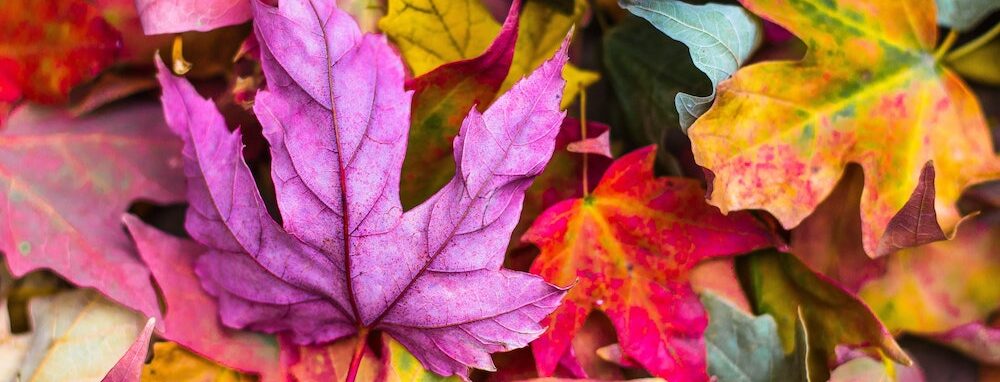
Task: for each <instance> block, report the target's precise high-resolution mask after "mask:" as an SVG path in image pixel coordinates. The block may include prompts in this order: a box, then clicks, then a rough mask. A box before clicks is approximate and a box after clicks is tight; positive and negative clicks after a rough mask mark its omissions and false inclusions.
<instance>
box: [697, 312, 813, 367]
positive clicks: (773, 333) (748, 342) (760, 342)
mask: <svg viewBox="0 0 1000 382" xmlns="http://www.w3.org/2000/svg"><path fill="white" fill-rule="evenodd" d="M701 303H702V304H703V305H705V309H706V310H708V315H709V323H708V329H706V330H705V346H706V349H707V351H708V373H709V374H710V375H713V376H715V377H716V378H718V379H719V380H720V381H727V382H728V381H739V382H756V381H801V380H805V363H804V362H805V360H804V357H800V356H799V355H803V356H804V354H805V349H803V348H804V346H801V347H800V346H797V351H796V352H795V353H793V354H791V355H787V356H786V355H785V351H784V349H783V348H782V346H781V338H780V337H779V336H778V325H777V324H776V323H775V322H774V318H773V317H771V316H770V315H767V314H765V315H761V316H757V317H753V316H751V315H748V314H746V313H743V312H742V311H740V309H739V308H737V307H736V306H735V305H733V304H731V303H730V302H728V301H726V300H724V299H723V298H721V297H719V296H717V295H715V294H713V293H703V294H702V295H701Z"/></svg>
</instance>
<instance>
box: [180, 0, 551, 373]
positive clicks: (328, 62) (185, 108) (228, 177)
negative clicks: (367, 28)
mask: <svg viewBox="0 0 1000 382" xmlns="http://www.w3.org/2000/svg"><path fill="white" fill-rule="evenodd" d="M253 10H254V23H255V29H256V34H257V38H258V40H259V41H260V44H261V53H262V64H263V68H264V72H265V75H266V76H267V80H268V88H267V90H266V91H261V92H259V93H258V95H257V97H256V101H255V105H254V109H255V113H256V114H257V116H258V117H259V118H260V119H261V122H262V125H263V126H264V135H265V137H267V139H268V141H269V142H270V144H271V157H272V177H273V178H274V180H275V186H276V187H275V192H276V196H277V199H278V204H279V207H280V210H281V215H282V218H283V219H282V220H283V222H284V227H281V226H278V225H277V224H276V223H275V222H274V221H273V220H272V219H271V217H270V216H269V215H268V213H267V211H266V210H265V209H264V206H263V202H262V201H261V198H260V195H259V192H258V191H257V190H256V187H255V185H254V183H253V178H252V177H251V175H250V173H249V171H248V169H247V168H246V166H245V164H243V163H242V158H241V154H240V146H241V145H240V139H239V138H240V137H239V135H238V134H230V133H229V132H228V131H227V129H226V128H225V125H224V122H223V121H222V117H221V116H220V115H219V114H218V112H217V111H216V110H214V106H213V105H212V104H211V103H209V102H207V101H206V100H204V99H202V98H201V97H200V96H199V95H198V94H197V93H196V92H195V91H194V89H193V88H192V87H191V85H190V84H188V83H187V82H186V81H184V80H182V79H178V78H176V77H173V76H171V75H170V74H169V73H167V72H166V71H165V68H162V67H161V74H160V81H161V83H162V84H163V87H164V97H163V101H164V105H165V106H164V111H165V113H166V115H167V120H168V122H169V123H170V125H171V126H172V128H173V129H174V130H175V132H176V133H177V134H178V135H180V136H181V137H183V138H184V140H185V148H184V156H185V169H186V174H187V175H188V187H189V190H188V197H189V199H190V202H191V207H190V208H189V210H188V214H187V221H186V228H187V230H188V232H189V233H190V234H191V235H192V237H194V238H195V239H196V240H197V241H199V242H201V243H202V244H204V245H206V246H207V247H209V248H210V250H209V252H208V253H207V254H205V255H202V256H201V257H200V258H199V259H198V264H197V266H196V269H197V273H198V274H199V276H200V277H201V280H202V283H203V285H204V286H205V287H206V289H208V290H209V291H210V292H211V293H213V294H215V295H216V296H218V297H219V300H220V313H221V317H222V321H223V323H224V324H226V325H228V326H231V327H237V328H247V329H252V330H258V331H265V332H274V333H277V332H282V333H286V334H288V335H289V336H290V338H291V339H292V340H293V341H294V342H296V343H298V344H308V343H324V342H330V341H334V340H337V339H340V338H345V337H348V336H351V335H355V334H356V333H359V328H363V329H362V330H361V331H360V332H361V333H362V334H363V333H365V332H366V331H367V330H368V329H373V330H374V329H379V330H382V331H385V332H387V333H389V334H390V335H391V336H392V337H393V338H394V339H396V340H398V341H399V342H400V343H402V344H403V345H404V346H406V348H407V349H409V350H411V351H412V353H413V354H414V356H415V357H417V359H419V360H420V361H421V363H423V364H424V365H425V366H426V367H427V368H428V369H430V370H432V371H434V372H435V373H438V374H442V375H451V374H458V375H465V373H466V372H467V369H466V367H467V366H473V367H477V368H482V369H492V368H493V366H492V362H491V361H490V358H489V353H492V352H496V351H502V350H509V349H512V348H517V347H521V346H524V345H525V344H527V342H528V341H530V340H531V339H533V338H535V337H536V336H537V335H538V334H539V333H541V330H542V327H541V326H540V325H539V324H538V321H540V320H541V319H542V317H544V316H545V315H546V314H548V313H549V312H551V311H552V309H554V308H555V306H556V305H557V304H558V302H559V300H560V299H561V297H562V296H563V294H564V293H565V292H564V291H563V290H561V289H559V288H556V287H554V286H552V285H549V284H547V283H545V282H544V281H543V280H542V279H541V278H538V277H536V276H533V275H529V274H524V273H519V272H514V271H508V270H503V269H501V263H502V261H503V253H504V249H505V248H506V246H507V241H508V237H509V235H510V232H511V229H513V226H514V225H515V224H516V222H517V217H518V214H519V212H520V205H521V201H522V199H523V197H524V194H523V192H524V189H525V188H527V187H528V186H529V185H530V183H531V179H532V178H533V177H534V176H535V175H537V174H538V173H540V172H541V170H542V169H543V168H544V165H545V163H546V162H547V161H548V159H549V157H550V156H551V153H552V148H553V145H554V140H555V135H556V133H557V132H558V127H559V124H560V121H561V119H562V116H563V114H562V113H561V112H560V111H559V100H560V95H561V93H562V85H563V81H562V79H561V78H560V73H561V68H562V66H563V65H564V64H565V62H566V53H565V43H564V46H563V48H562V49H561V50H560V51H559V52H557V53H556V55H555V58H554V59H552V60H550V61H548V62H546V63H545V64H543V65H542V66H541V67H540V68H539V69H538V70H536V71H535V72H534V73H532V74H531V75H530V76H528V77H527V78H526V79H525V80H523V81H521V82H520V83H518V85H516V86H515V87H514V88H512V89H511V90H510V91H509V92H508V93H507V94H505V95H504V96H501V97H500V98H499V99H498V100H497V101H496V102H494V103H493V105H492V106H490V108H488V109H487V110H486V111H485V112H484V113H482V114H480V113H479V112H477V111H475V110H473V111H472V112H470V114H469V116H468V117H467V118H466V119H465V121H464V122H463V128H462V130H461V131H460V134H459V135H458V137H456V138H455V143H454V147H455V158H456V163H457V164H458V165H457V168H458V171H457V175H456V177H455V178H454V179H453V180H452V181H451V182H450V183H449V184H448V185H446V186H445V187H444V188H443V189H442V190H441V191H439V192H438V193H437V194H435V195H434V196H432V197H431V198H430V199H429V200H428V201H426V202H425V203H423V204H421V205H420V206H418V207H417V208H415V209H413V210H411V211H408V212H407V213H405V214H403V213H402V210H401V208H400V203H399V199H398V195H397V194H398V184H399V168H400V165H401V163H402V159H403V154H404V151H405V139H406V132H407V116H408V112H409V109H408V107H409V97H410V95H409V94H408V93H405V92H404V91H403V88H402V79H403V71H402V64H401V63H400V62H399V60H398V58H397V56H396V55H395V54H394V53H393V52H392V50H391V49H390V48H389V46H388V45H387V43H386V42H385V39H384V38H382V37H379V36H374V35H366V36H361V34H360V32H359V30H358V28H357V25H356V24H355V23H354V22H353V21H352V20H351V19H350V16H348V15H347V14H345V13H343V12H341V11H340V10H338V9H336V8H335V7H334V6H333V4H332V3H331V2H327V1H318V0H316V1H311V2H309V3H308V4H306V3H297V2H281V3H280V5H279V7H277V8H274V7H271V6H268V5H265V4H262V3H260V2H254V3H253ZM316 79H321V80H319V81H317V80H316ZM389 270H391V271H389Z"/></svg>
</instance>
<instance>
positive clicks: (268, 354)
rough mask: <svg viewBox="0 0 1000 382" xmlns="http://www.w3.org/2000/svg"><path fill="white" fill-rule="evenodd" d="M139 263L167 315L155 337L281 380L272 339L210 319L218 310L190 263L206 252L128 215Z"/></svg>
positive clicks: (201, 247) (126, 222) (127, 219)
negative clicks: (151, 279) (143, 264)
mask: <svg viewBox="0 0 1000 382" xmlns="http://www.w3.org/2000/svg"><path fill="white" fill-rule="evenodd" d="M124 220H125V225H126V226H128V230H129V232H130V233H131V234H132V239H133V240H135V244H136V246H137V247H138V248H139V254H140V255H141V256H142V260H143V261H145V262H146V265H148V266H149V270H150V272H152V273H153V277H154V278H155V279H156V283H157V285H159V286H160V290H161V291H162V292H163V299H164V301H165V303H166V305H167V313H166V315H164V317H163V325H161V327H162V328H163V330H160V332H161V333H160V334H161V335H162V336H163V337H164V338H166V339H168V340H171V341H174V342H176V343H178V344H181V345H182V346H184V347H185V348H187V349H189V350H191V351H193V352H195V353H198V354H200V355H201V356H203V357H205V358H208V359H211V360H212V361H215V362H218V363H219V364H222V365H223V366H226V367H229V368H233V369H236V370H239V371H242V372H247V373H257V374H260V375H261V380H263V381H265V382H266V381H280V380H281V378H282V377H281V370H280V366H279V365H278V346H277V342H275V340H274V338H270V337H267V336H263V335H260V334H256V333H249V332H239V331H235V330H232V329H229V328H224V327H222V326H221V325H220V324H219V321H218V320H216V319H215V317H216V315H217V314H218V309H219V306H218V304H217V303H216V302H215V300H214V299H212V297H210V296H209V295H208V294H206V293H205V291H203V290H202V289H201V286H200V285H199V283H198V277H197V276H195V273H194V263H195V260H196V259H197V258H198V256H201V254H203V253H204V252H205V251H206V249H205V247H203V246H201V245H199V244H198V243H195V242H193V241H190V240H182V239H179V238H175V237H172V236H170V235H167V234H164V233H162V232H160V231H158V230H156V229H155V228H153V227H150V226H148V225H146V224H145V223H143V222H142V221H141V220H139V219H138V218H136V217H135V216H132V215H126V216H125V219H124Z"/></svg>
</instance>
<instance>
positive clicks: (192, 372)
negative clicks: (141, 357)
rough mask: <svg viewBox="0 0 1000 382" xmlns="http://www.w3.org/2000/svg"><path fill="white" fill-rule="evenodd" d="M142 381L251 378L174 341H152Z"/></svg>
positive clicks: (223, 381)
mask: <svg viewBox="0 0 1000 382" xmlns="http://www.w3.org/2000/svg"><path fill="white" fill-rule="evenodd" d="M142 380H143V381H145V382H173V381H212V382H239V381H250V380H252V379H251V377H250V376H247V375H243V374H240V373H238V372H236V371H234V370H231V369H227V368H225V367H222V366H219V365H218V364H215V363H213V362H211V361H209V360H206V359H204V358H201V357H198V356H197V355H195V354H194V353H191V352H189V351H187V350H184V348H183V347H181V346H180V345H178V344H177V343H176V342H157V343H155V344H153V359H152V360H151V361H150V363H149V364H147V365H145V366H143V368H142Z"/></svg>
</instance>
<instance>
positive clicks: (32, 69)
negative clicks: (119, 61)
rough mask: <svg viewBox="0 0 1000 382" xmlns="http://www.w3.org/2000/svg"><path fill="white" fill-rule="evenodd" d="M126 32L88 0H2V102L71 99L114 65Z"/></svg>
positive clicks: (0, 14) (0, 75)
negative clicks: (80, 85)
mask: <svg viewBox="0 0 1000 382" xmlns="http://www.w3.org/2000/svg"><path fill="white" fill-rule="evenodd" d="M120 48H121V35H119V33H118V31H116V30H115V29H114V28H112V27H111V25H109V24H108V23H107V22H105V21H104V19H103V18H102V17H101V13H100V11H99V10H98V9H97V8H96V7H94V6H92V5H91V4H90V3H89V2H87V1H85V0H65V1H35V0H5V1H4V2H3V3H2V4H0V103H2V102H10V101H16V100H17V99H19V98H21V97H22V96H23V97H24V98H26V99H29V100H32V101H37V102H44V103H55V102H61V101H65V100H66V96H67V95H68V94H69V89H70V87H72V86H74V85H76V84H78V83H80V82H81V81H84V80H87V79H90V78H92V77H93V76H94V75H96V74H97V73H98V72H99V71H101V69H104V68H105V67H107V66H108V65H110V64H111V63H112V61H113V60H114V58H115V56H116V54H117V53H118V51H119V49H120Z"/></svg>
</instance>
